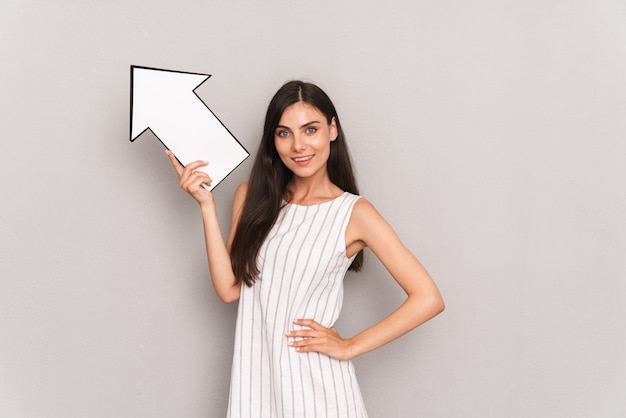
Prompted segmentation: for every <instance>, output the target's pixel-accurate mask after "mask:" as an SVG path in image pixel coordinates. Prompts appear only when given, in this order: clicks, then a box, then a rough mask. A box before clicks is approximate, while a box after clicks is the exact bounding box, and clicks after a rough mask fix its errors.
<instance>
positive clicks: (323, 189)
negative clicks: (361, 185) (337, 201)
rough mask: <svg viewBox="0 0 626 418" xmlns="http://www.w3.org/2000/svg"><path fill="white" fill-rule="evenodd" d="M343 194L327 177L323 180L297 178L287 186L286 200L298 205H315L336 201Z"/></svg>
mask: <svg viewBox="0 0 626 418" xmlns="http://www.w3.org/2000/svg"><path fill="white" fill-rule="evenodd" d="M342 193H343V190H341V189H340V188H339V187H338V186H337V185H335V184H333V183H332V182H331V181H330V178H328V175H326V176H325V177H324V178H323V179H313V178H309V177H307V178H301V177H296V176H294V178H293V179H292V180H291V182H290V183H289V184H288V185H287V190H286V193H285V194H286V196H285V198H286V199H285V200H287V201H289V202H291V203H296V204H315V203H320V202H323V201H326V200H331V199H334V198H336V197H338V196H340V195H341V194H342Z"/></svg>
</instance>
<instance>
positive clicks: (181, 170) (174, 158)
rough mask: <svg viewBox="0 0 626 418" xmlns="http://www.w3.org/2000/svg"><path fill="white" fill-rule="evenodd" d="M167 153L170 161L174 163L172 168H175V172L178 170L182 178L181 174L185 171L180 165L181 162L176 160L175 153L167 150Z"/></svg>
mask: <svg viewBox="0 0 626 418" xmlns="http://www.w3.org/2000/svg"><path fill="white" fill-rule="evenodd" d="M165 153H166V154H167V157H168V158H169V159H170V162H171V163H172V166H174V170H176V173H177V174H178V176H179V177H180V176H181V174H183V169H184V167H183V165H182V164H181V163H180V161H178V160H177V159H176V157H175V156H174V153H172V151H170V150H168V149H166V150H165Z"/></svg>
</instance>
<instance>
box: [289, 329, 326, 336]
mask: <svg viewBox="0 0 626 418" xmlns="http://www.w3.org/2000/svg"><path fill="white" fill-rule="evenodd" d="M322 335H324V334H323V333H321V332H320V331H315V330H311V329H300V330H295V331H289V332H286V333H285V336H287V337H289V338H315V337H320V336H322Z"/></svg>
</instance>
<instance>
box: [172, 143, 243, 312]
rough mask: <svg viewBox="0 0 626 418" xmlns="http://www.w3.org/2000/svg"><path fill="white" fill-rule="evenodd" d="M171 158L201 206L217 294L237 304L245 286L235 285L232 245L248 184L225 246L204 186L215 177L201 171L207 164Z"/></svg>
mask: <svg viewBox="0 0 626 418" xmlns="http://www.w3.org/2000/svg"><path fill="white" fill-rule="evenodd" d="M167 156H168V157H169V159H170V161H171V163H172V165H173V166H174V169H175V170H176V173H177V174H178V178H179V180H180V187H181V188H182V189H183V190H185V191H186V192H187V193H189V194H190V195H191V197H193V198H194V199H195V200H196V201H197V202H198V204H199V205H200V211H201V213H202V222H203V225H204V238H205V242H206V252H207V259H208V262H209V271H210V273H211V280H212V281H213V287H214V288H215V293H216V294H217V296H218V297H219V298H220V299H221V300H222V301H223V302H225V303H231V302H234V301H236V300H237V299H239V292H240V290H241V285H240V284H235V275H234V273H233V269H232V266H231V261H230V245H231V243H232V240H233V237H234V234H235V229H236V227H237V223H238V221H239V216H240V214H241V210H242V208H243V203H244V201H245V196H246V191H247V185H246V184H243V185H241V186H239V188H238V189H237V191H236V192H235V198H234V200H233V210H232V222H231V228H230V233H229V236H228V241H227V243H225V242H224V238H223V236H222V231H221V229H220V225H219V222H218V218H217V210H216V208H215V201H214V200H213V194H212V193H211V192H209V191H208V190H206V189H205V188H204V187H203V186H202V185H203V184H207V185H210V184H211V178H210V177H209V176H208V174H206V173H205V172H203V171H198V170H197V169H198V168H200V167H203V166H205V165H207V163H206V162H204V161H195V162H193V163H189V164H187V166H185V167H183V166H182V165H181V164H180V162H178V160H177V159H176V157H174V155H173V154H172V153H171V152H170V151H167Z"/></svg>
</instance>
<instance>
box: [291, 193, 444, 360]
mask: <svg viewBox="0 0 626 418" xmlns="http://www.w3.org/2000/svg"><path fill="white" fill-rule="evenodd" d="M346 243H347V250H348V253H351V252H356V251H357V250H360V249H362V248H363V247H366V246H367V247H369V248H370V249H371V250H372V252H373V253H374V254H375V255H376V256H377V257H378V259H379V260H380V261H381V262H382V263H383V265H384V266H385V268H386V269H387V270H388V271H389V273H390V274H391V275H392V276H393V278H394V279H395V280H396V282H397V283H398V284H399V285H400V287H402V289H403V290H404V291H405V292H406V294H407V298H406V300H405V301H404V302H403V303H402V304H401V305H400V306H399V307H398V308H397V309H396V310H395V311H393V312H392V313H391V314H390V315H389V316H387V317H386V318H384V319H383V320H381V321H380V322H378V323H376V324H375V325H373V326H371V327H369V328H367V329H365V330H363V331H362V332H360V333H358V334H357V335H355V336H354V337H352V338H348V339H343V338H341V337H340V336H339V334H338V333H337V331H336V330H335V329H334V328H325V327H323V326H322V325H320V324H318V323H317V322H315V321H313V320H311V319H299V320H297V321H296V322H295V324H296V325H300V326H305V327H308V328H310V329H309V330H299V331H291V332H290V333H288V334H287V336H288V337H304V338H305V339H303V340H300V341H292V342H291V343H290V345H291V346H293V347H296V350H297V351H299V352H307V351H317V352H320V353H323V354H327V355H328V356H330V357H333V358H336V359H339V360H350V359H353V358H355V357H357V356H359V355H361V354H364V353H367V352H369V351H372V350H374V349H376V348H378V347H380V346H382V345H385V344H387V343H388V342H390V341H393V340H395V339H396V338H398V337H400V336H402V335H404V334H406V333H407V332H409V331H411V330H412V329H414V328H416V327H418V326H419V325H421V324H423V323H424V322H426V321H428V320H429V319H431V318H433V317H434V316H436V315H437V314H439V313H440V312H442V311H443V310H444V307H445V305H444V302H443V299H442V297H441V294H440V293H439V289H438V288H437V286H436V285H435V282H434V281H433V280H432V278H431V277H430V275H429V274H428V272H427V271H426V269H425V268H424V267H423V266H422V264H421V263H420V262H419V260H418V259H417V258H416V257H415V256H414V255H413V254H412V253H411V252H410V251H409V250H408V249H407V248H406V247H405V246H404V244H402V242H401V241H400V239H399V238H398V236H397V234H396V233H395V232H394V230H393V229H392V228H391V226H390V225H389V224H388V223H387V221H386V220H385V219H384V218H383V217H382V216H381V215H380V214H379V213H378V212H377V211H376V209H375V208H374V206H373V205H372V204H371V203H369V202H368V201H367V200H365V199H359V200H358V201H357V203H356V204H355V207H354V210H353V212H352V217H351V219H350V223H349V225H348V230H347V231H346Z"/></svg>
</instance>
